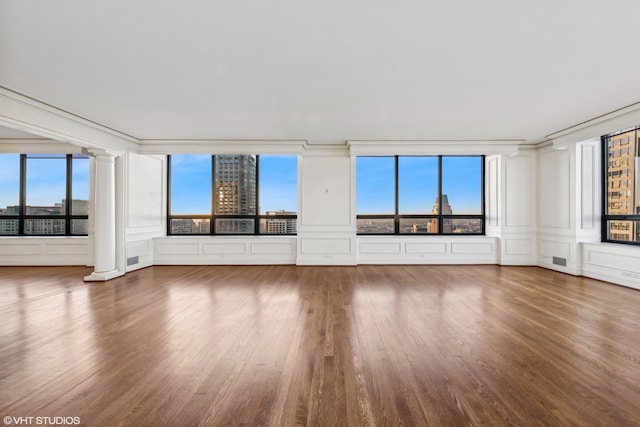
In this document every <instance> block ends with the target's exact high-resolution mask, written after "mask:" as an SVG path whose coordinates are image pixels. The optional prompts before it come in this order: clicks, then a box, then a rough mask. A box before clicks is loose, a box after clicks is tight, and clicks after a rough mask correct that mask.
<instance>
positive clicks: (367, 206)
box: [356, 156, 482, 214]
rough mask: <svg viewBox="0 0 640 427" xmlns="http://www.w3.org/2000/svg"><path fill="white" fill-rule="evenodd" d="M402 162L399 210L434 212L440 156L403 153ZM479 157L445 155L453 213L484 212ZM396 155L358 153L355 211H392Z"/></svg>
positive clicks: (446, 190)
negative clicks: (375, 155) (363, 155)
mask: <svg viewBox="0 0 640 427" xmlns="http://www.w3.org/2000/svg"><path fill="white" fill-rule="evenodd" d="M398 162H399V173H398V181H399V200H398V203H399V212H400V213H401V214H428V213H431V211H432V209H433V205H434V203H435V200H436V197H437V195H438V159H437V157H423V156H416V157H411V156H402V157H400V158H399V160H398ZM481 167H482V160H481V158H480V157H443V158H442V169H443V171H442V193H443V194H446V195H447V196H448V198H449V204H450V205H451V209H452V211H453V213H454V214H479V213H481V200H482V188H481V183H482V180H481V171H482V168H481ZM394 194H395V189H394V158H393V157H358V158H357V160H356V211H357V213H358V214H393V213H394V211H395V208H394V203H395V201H394V197H395V196H394Z"/></svg>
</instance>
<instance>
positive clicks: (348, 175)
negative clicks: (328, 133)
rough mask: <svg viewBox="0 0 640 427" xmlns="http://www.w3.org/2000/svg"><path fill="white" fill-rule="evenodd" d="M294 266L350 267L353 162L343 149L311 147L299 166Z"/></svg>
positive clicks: (352, 255) (352, 258)
mask: <svg viewBox="0 0 640 427" xmlns="http://www.w3.org/2000/svg"><path fill="white" fill-rule="evenodd" d="M298 167H299V174H298V176H299V188H300V192H299V196H300V202H299V206H300V209H299V212H300V215H299V217H298V238H297V242H298V243H297V257H296V263H297V264H298V265H354V264H355V263H356V247H355V212H354V210H353V209H354V202H353V201H354V199H355V194H354V191H355V183H354V178H353V167H354V161H353V159H352V158H351V157H350V156H349V151H348V150H347V149H346V147H344V146H338V147H332V146H328V147H313V148H309V149H307V150H306V152H305V153H304V155H303V156H302V158H301V161H300V163H299V166H298Z"/></svg>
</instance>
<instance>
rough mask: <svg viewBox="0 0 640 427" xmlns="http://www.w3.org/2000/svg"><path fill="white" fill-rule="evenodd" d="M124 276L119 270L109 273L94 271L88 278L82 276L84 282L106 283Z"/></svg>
mask: <svg viewBox="0 0 640 427" xmlns="http://www.w3.org/2000/svg"><path fill="white" fill-rule="evenodd" d="M120 276H124V273H123V272H122V271H120V270H111V271H101V272H97V271H94V272H93V273H91V274H90V275H89V276H84V281H85V282H106V281H107V280H111V279H114V278H116V277H120Z"/></svg>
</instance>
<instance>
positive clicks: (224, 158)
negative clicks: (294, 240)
mask: <svg viewBox="0 0 640 427" xmlns="http://www.w3.org/2000/svg"><path fill="white" fill-rule="evenodd" d="M168 202H169V206H168V217H169V221H168V229H167V233H168V234H170V235H171V234H173V235H194V234H216V235H234V234H240V235H242V234H296V218H297V206H298V158H297V156H295V155H259V156H258V155H244V154H242V155H241V154H219V155H214V156H210V155H197V154H195V155H194V154H181V155H171V156H169V197H168Z"/></svg>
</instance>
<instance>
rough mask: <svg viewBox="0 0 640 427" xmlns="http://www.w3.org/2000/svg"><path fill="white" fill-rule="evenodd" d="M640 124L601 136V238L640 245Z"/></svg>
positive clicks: (607, 240)
mask: <svg viewBox="0 0 640 427" xmlns="http://www.w3.org/2000/svg"><path fill="white" fill-rule="evenodd" d="M639 146H640V127H636V128H634V129H629V130H625V131H622V132H617V133H613V134H610V135H605V136H603V137H602V151H603V156H602V157H603V165H604V170H605V173H603V190H604V191H603V197H602V199H603V200H602V204H603V209H602V212H603V216H602V241H603V242H615V243H627V244H635V245H640V147H639Z"/></svg>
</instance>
